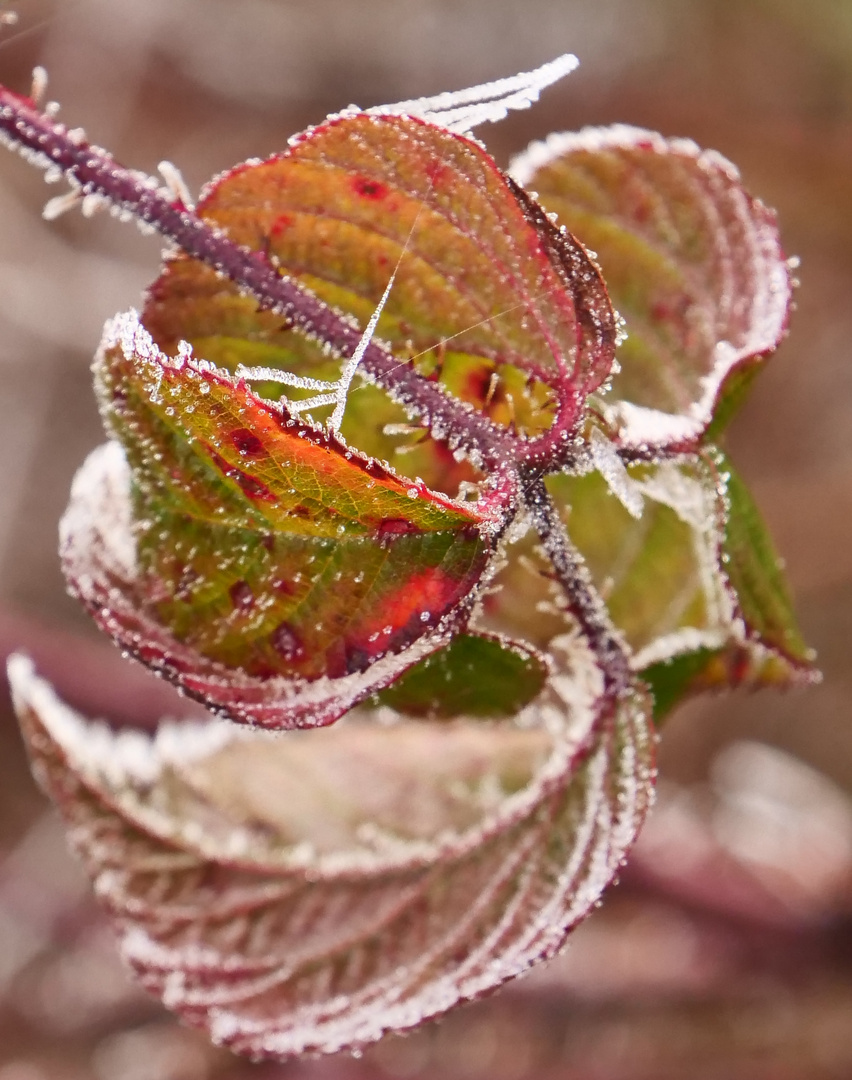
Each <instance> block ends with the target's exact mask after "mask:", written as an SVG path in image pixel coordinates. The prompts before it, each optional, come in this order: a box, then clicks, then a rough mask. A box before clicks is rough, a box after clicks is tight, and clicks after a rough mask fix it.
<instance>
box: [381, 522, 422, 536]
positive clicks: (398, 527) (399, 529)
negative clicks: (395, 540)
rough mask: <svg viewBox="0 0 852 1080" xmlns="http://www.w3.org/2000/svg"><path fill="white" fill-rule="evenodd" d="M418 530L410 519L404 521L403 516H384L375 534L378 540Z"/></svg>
mask: <svg viewBox="0 0 852 1080" xmlns="http://www.w3.org/2000/svg"><path fill="white" fill-rule="evenodd" d="M416 532H420V529H418V528H417V526H416V525H414V524H413V523H412V522H410V521H406V520H405V518H385V520H384V521H382V522H381V523H380V524H379V527H378V529H377V530H376V534H377V536H378V538H379V540H380V541H381V540H387V539H389V538H390V537H392V536H405V535H407V534H408V533H416Z"/></svg>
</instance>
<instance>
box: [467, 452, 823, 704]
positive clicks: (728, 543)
mask: <svg viewBox="0 0 852 1080" xmlns="http://www.w3.org/2000/svg"><path fill="white" fill-rule="evenodd" d="M628 475H629V480H630V484H631V487H632V489H633V490H634V491H635V492H636V493H638V495H639V497H640V499H641V502H642V504H643V509H642V514H641V516H640V517H638V518H637V517H636V516H634V514H632V513H631V512H630V511H629V510H628V509H627V508H626V507H625V506H624V505H623V503H622V502H621V501H619V499H618V498H616V497H614V495H613V494H612V492H611V490H610V487H609V485H608V483H607V481H606V479H605V478H604V477H603V476H602V475H601V474H600V473H599V472H597V471H595V472H590V473H588V474H587V475H585V476H576V477H572V476H555V477H551V478H550V479H549V480H548V487H549V488H550V490H551V492H552V494H553V496H554V498H555V500H556V502H557V503H558V505H559V506H560V507H562V511H563V515H564V518H565V521H566V525H567V528H568V531H569V532H570V535H571V538H572V540H573V542H574V543H575V544H576V545H577V548H578V549H579V551H580V552H581V553H582V555H583V556H584V557H585V559H586V561H587V563H588V566H589V569H590V571H591V574H592V578H593V580H594V582H595V584H596V586H597V588H598V590H599V591H600V593H601V595H602V596H603V598H604V600H605V602H606V605H607V609H608V611H609V613H610V616H611V618H612V620H613V622H614V623H615V625H616V626H617V627H618V628H619V630H620V631H621V632H622V633H623V634H624V636H625V639H626V642H627V644H628V646H629V647H630V649H631V651H632V654H633V655H632V666H633V668H634V670H635V671H636V672H637V673H639V674H641V676H642V678H644V679H646V680H647V681H648V682H649V683H650V685H651V687H652V689H653V690H654V693H655V698H656V713H657V715H658V716H660V715H662V714H663V713H664V712H666V711H668V709H669V708H671V707H672V706H673V705H674V704H676V703H677V701H678V700H679V699H680V698H681V697H682V696H683V695H684V694H685V693H687V692H689V691H695V690H698V689H707V688H708V687H724V686H738V685H743V684H745V685H748V686H760V685H771V684H780V685H790V684H796V683H803V682H808V681H812V680H813V679H814V678H815V672H814V669H813V654H812V652H811V650H809V649H808V648H807V647H806V646H805V644H804V641H803V640H802V637H801V634H800V632H799V629H798V626H797V624H796V619H795V615H794V613H793V609H792V605H791V603H790V599H789V593H788V590H787V587H786V583H785V582H784V578H783V573H782V572H781V569H780V567H779V564H778V559H777V556H776V554H775V552H774V550H773V548H772V545H771V542H770V540H769V537H768V535H767V533H766V530H765V528H764V527H763V524H762V522H761V520H760V517H759V515H758V513H757V510H756V508H755V507H754V504H753V502H752V501H751V498H750V496H749V495H748V492H747V490H746V488H745V486H744V485H743V483H742V481H741V480H740V479H739V478H738V477H737V476H736V474H735V473H734V472H733V470H732V468H731V466H730V464H729V463H728V462H727V460H726V459H725V458H724V457H723V456H722V455H720V454H718V452H717V451H708V452H706V453H705V454H703V455H701V456H692V457H682V458H680V459H679V460H678V461H671V462H666V463H664V464H662V465H633V466H630V467H629V469H628ZM561 606H562V602H561V601H560V593H559V590H558V589H557V588H556V587H555V585H554V583H553V581H552V579H551V575H550V574H549V571H548V566H547V563H546V562H545V561H544V560H543V559H542V557H541V556H540V554H538V553H537V551H536V548H535V543H534V539H533V537H532V536H531V535H528V536H527V537H525V538H524V540H522V541H521V542H520V543H519V544H518V545H517V550H514V551H513V550H512V549H510V557H509V560H508V562H507V565H506V566H505V567H504V568H503V569H502V570H501V571H500V573H498V575H497V577H496V578H495V581H494V584H493V586H492V588H491V590H490V592H489V595H488V597H486V600H485V613H486V614H485V618H484V620H483V623H482V624H483V626H484V627H486V628H488V629H492V630H497V631H499V632H501V633H505V634H510V635H512V636H516V637H521V638H523V639H525V640H526V641H529V642H530V643H532V644H533V645H535V646H536V647H537V648H539V649H543V650H546V649H547V645H548V641H549V640H550V639H552V637H553V636H554V635H557V634H559V633H561V632H562V627H563V619H564V615H563V614H562V611H561Z"/></svg>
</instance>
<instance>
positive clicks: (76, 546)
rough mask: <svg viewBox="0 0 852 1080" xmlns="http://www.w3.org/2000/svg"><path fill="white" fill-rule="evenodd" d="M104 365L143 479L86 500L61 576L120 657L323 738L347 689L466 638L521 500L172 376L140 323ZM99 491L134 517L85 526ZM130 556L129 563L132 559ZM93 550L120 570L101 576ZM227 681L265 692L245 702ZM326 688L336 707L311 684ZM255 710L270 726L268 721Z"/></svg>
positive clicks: (132, 476) (182, 369)
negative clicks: (459, 486)
mask: <svg viewBox="0 0 852 1080" xmlns="http://www.w3.org/2000/svg"><path fill="white" fill-rule="evenodd" d="M96 367H97V380H98V385H99V393H100V398H101V403H102V409H103V413H104V418H105V420H106V422H107V424H108V426H109V427H110V428H111V429H112V431H113V434H114V435H115V436H116V437H117V438H118V439H119V440H120V441H121V443H122V445H123V447H124V449H125V453H126V456H127V462H128V464H129V476H127V475H125V476H124V479H123V480H122V479H121V478H120V477H119V476H118V475H113V476H112V478H111V479H110V478H108V476H107V474H106V473H104V472H103V471H102V472H101V475H100V478H96V477H94V473H90V479H89V480H88V481H86V480H83V481H82V482H81V484H79V485H78V489H77V490H78V495H79V491H80V490H82V491H83V497H82V499H81V498H80V497H78V499H77V507H78V509H77V512H72V513H71V514H70V515H69V518H68V522H67V525H66V531H65V542H64V552H65V565H66V572H67V574H68V577H69V580H70V581H71V583H72V587H73V588H74V589H75V591H76V592H77V593H78V595H79V596H80V597H81V599H82V600H83V601H84V602H85V603H86V605H87V606H88V607H89V608H90V610H91V611H92V612H93V614H94V615H95V618H96V619H98V621H99V622H101V624H102V625H104V626H105V627H106V628H108V629H109V630H110V631H111V632H112V633H113V634H114V635H115V636H116V637H117V638H118V640H119V642H120V644H121V645H122V646H123V647H125V648H127V649H129V650H130V651H131V652H132V653H134V654H135V655H137V656H139V657H140V658H142V659H144V660H146V662H149V663H153V664H154V666H157V667H159V668H160V669H161V670H163V671H164V673H165V674H167V675H169V677H171V678H173V679H174V680H175V681H176V682H177V683H178V685H180V686H181V687H182V688H184V689H185V690H187V691H189V692H191V693H194V694H196V695H198V696H200V697H201V698H202V700H205V701H207V703H208V704H210V705H211V707H214V708H217V709H220V710H223V711H225V712H226V713H227V714H228V715H230V716H232V717H234V718H235V719H254V720H255V721H256V722H259V723H263V724H269V723H273V722H275V723H279V722H280V723H285V724H292V723H296V724H303V723H311V724H315V723H328V722H330V720H331V719H335V718H336V716H337V715H340V713H341V712H342V711H345V708H348V707H349V706H351V705H352V704H353V703H354V700H355V698H353V697H352V694H351V692H348V693H347V692H341V688H340V687H339V686H335V685H334V683H335V681H336V680H340V679H344V681H346V680H347V679H348V682H346V685H349V684H350V683H351V684H352V686H353V688H354V687H355V686H357V685H358V684H359V683H360V684H361V686H360V689H359V690H358V697H364V696H366V695H367V694H369V693H371V692H372V691H373V690H375V689H377V688H379V687H380V686H382V685H385V683H386V682H387V680H388V678H389V675H388V671H387V670H385V669H386V668H387V669H388V670H393V672H394V674H398V673H399V671H401V670H402V669H403V668H404V667H405V666H407V664H410V663H413V662H415V661H416V660H418V659H420V658H421V656H422V655H424V653H423V649H425V651H426V652H428V651H431V650H432V649H434V648H436V647H438V644H439V643H440V644H442V643H443V641H444V640H446V636H447V633H448V631H449V629H450V627H451V626H452V627H453V628H455V627H457V626H458V625H462V624H463V622H464V618H465V614H466V613H467V612H469V610H470V607H471V605H472V603H473V600H474V598H475V596H476V586H477V583H478V581H479V580H480V578H481V577H482V575H483V573H484V572H485V570H486V567H487V565H488V562H489V559H490V556H491V554H492V552H493V550H494V545H495V542H496V539H497V537H498V536H499V534H500V532H501V531H502V529H503V528H504V526H505V524H506V522H507V521H508V519H509V516H510V514H511V503H512V494H511V491H512V484H511V483H509V482H508V481H507V482H506V483H505V484H503V485H502V486H499V485H498V486H495V485H491V487H490V488H489V489H488V490H487V491H483V493H482V497H481V498H480V500H479V501H478V502H477V503H472V504H464V503H460V502H453V501H451V500H449V499H448V498H446V497H445V496H441V495H438V494H435V493H434V492H431V491H430V490H429V489H428V488H426V487H425V485H424V484H423V483H422V482H421V481H419V480H418V481H410V480H406V479H403V478H401V477H399V476H397V475H396V474H395V473H393V472H392V471H391V470H390V469H389V468H388V467H386V466H385V465H382V464H380V463H378V462H376V461H375V460H372V459H369V458H366V457H365V456H364V455H362V454H359V453H358V452H357V451H354V450H352V449H351V448H350V447H348V446H347V445H346V444H345V443H344V442H343V441H341V440H340V439H338V438H337V437H335V436H333V435H330V434H329V433H328V432H326V431H325V430H324V429H321V428H317V427H315V426H314V425H311V424H307V423H305V422H304V421H300V420H299V419H298V418H295V417H293V416H291V415H289V414H288V413H287V412H286V411H284V410H282V409H281V408H280V407H279V406H276V405H272V404H270V403H268V402H264V401H262V400H261V399H259V398H257V397H256V396H255V395H254V394H253V393H252V392H251V391H250V390H249V389H248V388H247V387H246V386H245V384H244V383H242V382H239V381H235V380H234V379H233V378H231V377H230V376H228V375H227V374H226V373H223V372H221V371H218V370H216V369H214V368H212V367H211V366H210V365H209V364H206V363H198V362H196V361H195V360H194V359H193V358H192V357H191V356H189V355H188V354H186V353H185V354H184V355H182V356H181V357H180V358H179V359H178V360H177V361H172V360H169V358H167V357H166V356H165V355H164V354H163V353H162V352H160V350H159V349H157V348H156V346H154V345H153V343H152V342H151V340H150V338H149V337H148V335H147V334H146V332H145V331H144V330H143V329H142V328H141V327H139V325H138V324H137V323H136V322H135V320H134V319H133V318H132V317H124V318H122V319H119V320H117V321H116V322H115V324H114V325H113V326H112V327H111V329H110V330H109V331H108V334H107V338H106V339H105V346H104V348H103V350H102V352H101V354H100V355H99V360H98V363H97V366H96ZM112 458H113V459H114V458H115V455H114V454H113V455H112ZM98 461H100V463H101V464H100V465H98ZM105 462H106V458H105V457H103V455H102V456H101V458H98V459H96V461H95V463H94V464H93V465H92V466H91V469H92V470H95V471H97V470H98V469H99V468H100V469H102V470H103V469H104V468H107V466H106V465H105ZM111 468H112V469H113V472H115V470H116V469H118V470H119V471H120V470H121V466H120V465H115V464H114V465H113V466H111ZM122 483H123V484H124V485H125V486H126V487H128V488H129V490H127V491H125V492H124V493H122V494H119V492H118V489H119V488H120V487H121V485H122ZM110 484H111V486H112V495H111V496H110V495H107V494H106V492H105V485H106V486H107V487H109V486H110ZM99 486H100V487H101V488H104V492H102V496H103V498H105V499H106V502H107V503H109V500H110V498H112V499H113V501H115V500H119V501H121V500H124V502H125V503H126V505H125V506H124V509H123V510H119V509H118V506H114V507H113V508H112V509H109V508H108V505H105V504H103V498H102V503H101V505H100V506H99V508H98V509H96V510H95V509H92V510H91V513H87V512H86V510H85V509H84V507H85V505H86V499H90V498H92V497H94V498H96V499H97V498H98V497H99V496H98V495H97V494H95V495H94V496H93V494H92V493H93V492H95V493H96V492H97V491H98V489H99ZM122 514H123V515H124V517H125V519H126V520H125V521H124V523H123V524H121V525H120V524H118V523H117V521H116V520H115V519H116V516H117V515H118V516H121V515H122ZM98 515H100V519H99V517H98ZM107 520H110V525H109V527H107V526H105V524H104V522H105V521H107ZM86 537H88V539H87V538H86ZM95 537H98V538H99V539H95ZM92 545H94V547H92ZM122 545H130V546H131V547H132V548H133V556H132V558H129V559H128V558H125V559H124V560H123V562H122V560H121V559H120V558H119V557H118V555H117V552H118V549H119V548H120V547H122ZM110 549H111V550H112V551H113V552H114V553H116V556H115V558H114V560H113V561H114V563H115V567H116V569H114V570H111V569H110V566H109V558H108V557H107V556H106V553H107V552H108V550H110ZM93 551H96V553H97V554H98V555H100V556H105V557H104V562H103V564H102V566H101V571H100V572H97V573H96V572H93V568H92V567H91V566H89V563H90V562H92V561H93V560H92V552H93ZM105 592H106V594H108V595H105ZM131 613H133V614H131ZM427 641H428V644H427ZM414 645H418V651H416V652H412V653H411V654H410V655H409V652H408V650H410V649H411V647H412V646H414ZM401 657H402V659H400V658H401ZM387 658H391V659H390V661H389V663H385V664H384V665H382V664H380V663H379V662H380V661H382V660H385V659H387ZM210 665H213V666H212V667H210ZM377 665H378V666H377ZM202 668H204V670H205V671H206V672H207V674H203V673H202ZM214 671H218V672H219V676H218V680H217V678H214V677H213V672H214ZM368 671H369V672H370V674H366V673H367V672H368ZM229 673H230V674H231V675H232V676H233V678H234V679H235V680H236V682H237V683H241V682H242V681H244V680H246V679H248V680H249V681H250V683H251V684H252V685H253V686H255V687H256V691H257V693H256V694H253V695H249V696H248V698H244V697H243V695H242V692H243V691H244V690H245V687H240V693H236V692H235V690H236V688H235V687H234V686H230V685H229V684H228V677H229ZM361 675H363V676H364V677H363V678H348V677H352V676H361ZM282 680H284V681H286V683H287V685H286V686H285V685H284V684H283V683H282ZM319 680H325V681H324V682H323V685H324V686H325V687H326V693H325V695H324V698H325V704H324V705H323V704H322V700H323V695H321V694H320V693H319V687H318V686H316V685H314V686H312V687H311V686H309V685H308V686H306V684H316V683H317V682H318V681H319ZM328 680H331V682H329V681H328ZM217 682H221V683H222V686H221V687H220V688H218V689H217ZM341 685H342V684H341ZM300 689H301V690H302V691H305V692H306V693H307V698H308V701H309V705H308V704H306V706H305V708H306V709H307V711H304V710H303V709H302V708H301V706H300V705H299V701H300V700H301V698H300ZM235 699H238V700H235ZM253 699H254V700H253ZM260 700H263V701H267V702H268V703H269V705H270V708H271V709H272V711H271V712H268V711H262V713H257V712H256V710H257V708H258V702H259V701H260ZM275 700H280V708H279V709H278V710H277V711H276V710H275V709H274V708H272V703H273V702H274V701H275ZM273 716H274V717H275V718H276V719H275V720H273Z"/></svg>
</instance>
